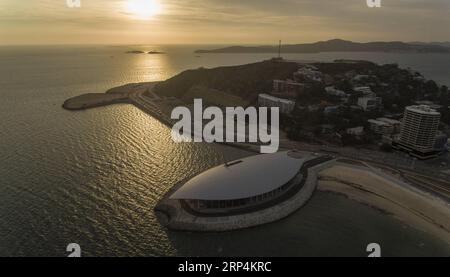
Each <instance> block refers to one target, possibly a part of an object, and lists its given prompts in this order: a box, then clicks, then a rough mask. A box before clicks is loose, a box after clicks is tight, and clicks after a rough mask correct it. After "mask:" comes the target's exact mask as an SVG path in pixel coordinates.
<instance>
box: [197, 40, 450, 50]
mask: <svg viewBox="0 0 450 277" xmlns="http://www.w3.org/2000/svg"><path fill="white" fill-rule="evenodd" d="M195 52H196V53H277V52H278V46H231V47H225V48H220V49H212V50H197V51H195ZM282 52H283V53H319V52H409V53H450V48H449V47H445V46H443V45H434V44H410V43H404V42H399V41H394V42H368V43H359V42H352V41H346V40H341V39H333V40H328V41H319V42H315V43H305V44H290V45H283V46H282Z"/></svg>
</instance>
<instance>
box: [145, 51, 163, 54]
mask: <svg viewBox="0 0 450 277" xmlns="http://www.w3.org/2000/svg"><path fill="white" fill-rule="evenodd" d="M147 54H149V55H159V54H166V53H165V52H160V51H149V52H147Z"/></svg>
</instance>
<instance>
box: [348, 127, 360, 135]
mask: <svg viewBox="0 0 450 277" xmlns="http://www.w3.org/2000/svg"><path fill="white" fill-rule="evenodd" d="M346 133H347V134H349V135H353V136H361V135H363V134H364V127H363V126H358V127H354V128H348V129H347V130H346Z"/></svg>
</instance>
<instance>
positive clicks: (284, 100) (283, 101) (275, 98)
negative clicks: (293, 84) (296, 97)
mask: <svg viewBox="0 0 450 277" xmlns="http://www.w3.org/2000/svg"><path fill="white" fill-rule="evenodd" d="M259 97H262V98H265V99H268V100H271V101H274V102H281V103H284V104H295V102H294V101H291V100H288V99H283V98H278V97H275V96H272V95H269V94H265V93H261V94H260V95H259Z"/></svg>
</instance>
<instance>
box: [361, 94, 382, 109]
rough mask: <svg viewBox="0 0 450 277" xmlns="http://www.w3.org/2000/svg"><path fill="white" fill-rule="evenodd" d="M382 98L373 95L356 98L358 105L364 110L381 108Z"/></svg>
mask: <svg viewBox="0 0 450 277" xmlns="http://www.w3.org/2000/svg"><path fill="white" fill-rule="evenodd" d="M382 101H383V100H382V98H381V97H375V96H364V97H360V98H358V106H360V107H361V108H362V109H363V110H364V111H373V110H377V109H379V108H381V106H382V104H383V103H382Z"/></svg>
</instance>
